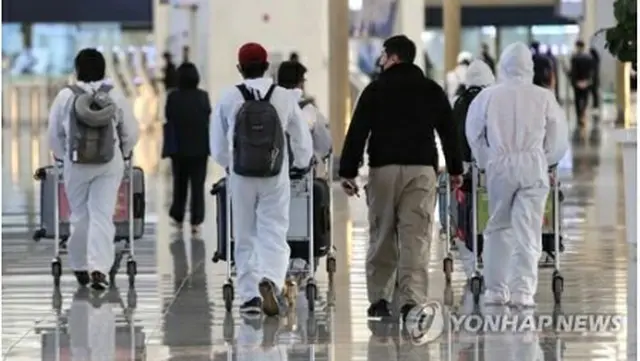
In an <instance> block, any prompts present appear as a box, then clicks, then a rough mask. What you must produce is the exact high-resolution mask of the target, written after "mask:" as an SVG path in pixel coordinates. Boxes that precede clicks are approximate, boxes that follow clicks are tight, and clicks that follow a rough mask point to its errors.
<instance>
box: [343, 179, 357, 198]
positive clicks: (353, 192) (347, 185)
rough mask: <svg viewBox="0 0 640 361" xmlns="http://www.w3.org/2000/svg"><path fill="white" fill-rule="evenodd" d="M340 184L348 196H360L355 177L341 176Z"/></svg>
mask: <svg viewBox="0 0 640 361" xmlns="http://www.w3.org/2000/svg"><path fill="white" fill-rule="evenodd" d="M340 185H341V186H342V189H343V190H344V192H345V193H346V194H347V195H348V196H349V197H351V196H356V197H360V194H359V192H360V188H358V184H357V183H356V180H355V179H345V178H343V179H342V181H341V182H340Z"/></svg>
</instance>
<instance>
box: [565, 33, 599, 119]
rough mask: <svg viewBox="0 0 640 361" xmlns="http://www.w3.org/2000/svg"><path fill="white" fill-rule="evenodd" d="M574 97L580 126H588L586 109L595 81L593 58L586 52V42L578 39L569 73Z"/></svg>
mask: <svg viewBox="0 0 640 361" xmlns="http://www.w3.org/2000/svg"><path fill="white" fill-rule="evenodd" d="M569 78H570V80H571V86H572V87H573V97H574V103H575V108H576V118H577V120H578V126H579V127H580V128H584V127H585V126H586V119H585V116H586V111H587V106H588V105H589V91H590V89H591V86H592V83H591V82H592V81H593V59H592V58H591V55H589V54H588V53H587V52H586V49H585V46H584V42H583V41H582V40H578V41H576V51H575V53H574V54H573V55H572V56H571V69H570V73H569Z"/></svg>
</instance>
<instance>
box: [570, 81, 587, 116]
mask: <svg viewBox="0 0 640 361" xmlns="http://www.w3.org/2000/svg"><path fill="white" fill-rule="evenodd" d="M573 98H574V99H573V101H574V103H575V107H576V117H577V118H578V119H577V120H578V124H580V125H584V121H585V119H584V117H585V113H586V111H587V105H589V88H586V89H580V88H578V87H574V88H573Z"/></svg>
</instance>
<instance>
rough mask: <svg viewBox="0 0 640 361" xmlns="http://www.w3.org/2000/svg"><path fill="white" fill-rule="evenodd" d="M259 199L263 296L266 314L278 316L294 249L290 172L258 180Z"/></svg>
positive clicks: (259, 246)
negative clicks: (289, 234)
mask: <svg viewBox="0 0 640 361" xmlns="http://www.w3.org/2000/svg"><path fill="white" fill-rule="evenodd" d="M258 182H259V183H260V184H259V189H260V190H259V196H258V207H257V211H256V216H257V220H256V225H257V236H258V237H259V238H260V239H259V240H257V241H256V245H257V248H258V251H257V253H258V257H259V265H260V275H261V281H260V294H261V295H262V302H263V311H264V312H265V314H266V315H268V316H275V315H277V314H278V313H280V312H281V311H283V307H284V306H285V305H283V300H281V299H280V297H281V294H282V292H283V291H284V288H285V279H286V277H287V268H288V267H289V256H290V255H291V248H289V244H288V243H287V230H288V229H289V204H290V201H291V196H290V193H291V188H290V183H289V174H288V172H283V173H282V174H280V175H279V176H276V177H273V178H266V179H260V180H258Z"/></svg>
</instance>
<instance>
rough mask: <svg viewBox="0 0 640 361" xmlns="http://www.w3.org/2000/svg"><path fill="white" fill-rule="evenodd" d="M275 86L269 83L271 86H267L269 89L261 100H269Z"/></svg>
mask: <svg viewBox="0 0 640 361" xmlns="http://www.w3.org/2000/svg"><path fill="white" fill-rule="evenodd" d="M275 88H276V85H275V84H271V86H270V87H269V90H268V91H267V94H265V95H264V97H262V99H260V100H262V101H265V102H268V101H269V100H271V95H273V90H274V89H275Z"/></svg>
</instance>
